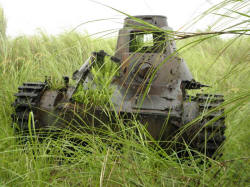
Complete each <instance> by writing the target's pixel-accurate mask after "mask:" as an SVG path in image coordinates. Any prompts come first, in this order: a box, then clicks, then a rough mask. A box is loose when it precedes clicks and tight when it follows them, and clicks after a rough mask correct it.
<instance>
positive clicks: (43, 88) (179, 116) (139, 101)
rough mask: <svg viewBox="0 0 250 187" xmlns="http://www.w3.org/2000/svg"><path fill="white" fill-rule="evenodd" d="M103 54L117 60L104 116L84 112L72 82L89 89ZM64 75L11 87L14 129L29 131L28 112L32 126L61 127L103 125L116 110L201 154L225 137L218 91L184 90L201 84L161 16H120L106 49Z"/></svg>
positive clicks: (157, 135)
mask: <svg viewBox="0 0 250 187" xmlns="http://www.w3.org/2000/svg"><path fill="white" fill-rule="evenodd" d="M105 58H110V60H111V61H112V63H114V64H116V65H117V66H118V67H119V71H118V74H117V75H116V76H114V77H113V80H112V82H111V86H112V87H113V88H114V92H113V93H112V96H111V105H110V107H109V108H108V111H109V114H111V115H107V112H104V111H103V109H102V107H101V106H96V107H94V109H93V108H91V109H89V110H88V111H87V112H86V109H85V108H86V107H85V103H81V102H77V101H75V100H74V97H73V96H74V94H75V93H76V92H77V90H78V89H79V88H83V89H85V90H88V89H89V88H88V85H89V83H90V82H91V81H92V80H93V75H92V73H91V69H92V68H93V67H94V66H101V65H102V64H103V63H104V59H105ZM69 79H70V78H69V77H63V80H64V82H65V86H64V87H63V88H61V89H58V90H53V89H51V88H50V85H49V81H48V80H46V81H45V82H27V83H23V85H22V86H20V87H18V93H16V94H15V96H16V99H15V102H14V103H13V106H14V108H15V113H14V114H13V115H12V118H13V121H14V124H15V126H16V129H19V130H18V131H19V132H20V131H21V132H24V131H28V130H29V128H30V127H29V126H28V121H29V117H30V112H31V111H32V114H33V116H34V123H32V125H31V128H33V129H36V130H39V129H50V128H51V127H56V128H59V129H63V128H67V127H69V125H68V124H77V125H76V126H78V127H76V128H75V130H79V126H82V127H84V126H95V127H96V128H104V127H103V123H112V122H114V121H115V120H114V119H112V118H117V116H118V118H122V119H124V124H125V126H126V123H127V122H126V121H129V119H132V118H133V119H137V120H138V121H140V123H141V124H142V125H144V126H145V128H146V129H147V131H148V132H149V134H150V135H151V137H152V138H153V139H154V140H156V141H159V142H162V143H161V146H162V147H167V145H168V143H166V142H171V141H170V140H171V139H173V138H175V137H178V138H177V139H178V142H182V143H184V142H185V144H186V145H189V146H190V147H191V149H193V150H196V151H199V152H202V153H204V154H206V155H207V156H209V157H212V156H213V155H215V153H216V151H217V150H218V149H219V148H220V146H221V145H222V143H223V141H224V139H225V136H224V131H225V128H226V127H225V116H224V111H223V108H221V107H220V105H221V104H222V103H223V101H224V99H223V95H218V94H204V93H202V94H196V95H195V96H189V95H187V91H188V90H192V89H201V88H202V87H207V86H206V85H203V84H201V83H199V82H197V81H196V80H194V78H193V76H192V74H191V72H190V71H189V69H188V66H187V64H186V63H185V61H184V60H183V59H182V58H180V56H179V55H178V53H177V49H176V46H175V41H174V38H173V31H172V29H171V28H170V27H169V26H168V24H167V18H166V17H164V16H159V15H143V16H134V17H133V18H132V17H127V18H126V19H125V21H124V26H123V28H122V29H120V30H119V35H118V39H117V46H116V51H115V54H114V56H111V55H109V54H107V53H106V52H105V51H99V52H93V53H92V55H91V56H90V57H89V58H88V59H87V60H86V61H85V62H84V63H83V65H82V66H81V67H80V69H79V70H77V71H75V72H74V74H73V76H72V79H73V80H75V85H69ZM207 111H208V112H207ZM86 113H91V114H86ZM79 116H80V117H79ZM110 116H111V117H110ZM112 116H113V117H112ZM114 116H115V117H114ZM79 118H80V119H79ZM83 121H84V122H83ZM100 121H102V123H100ZM71 126H72V125H71ZM111 126H112V125H111ZM112 128H114V129H116V128H117V127H112ZM72 129H74V128H72ZM87 131H91V130H87ZM180 144H181V143H180ZM176 147H182V148H183V146H176Z"/></svg>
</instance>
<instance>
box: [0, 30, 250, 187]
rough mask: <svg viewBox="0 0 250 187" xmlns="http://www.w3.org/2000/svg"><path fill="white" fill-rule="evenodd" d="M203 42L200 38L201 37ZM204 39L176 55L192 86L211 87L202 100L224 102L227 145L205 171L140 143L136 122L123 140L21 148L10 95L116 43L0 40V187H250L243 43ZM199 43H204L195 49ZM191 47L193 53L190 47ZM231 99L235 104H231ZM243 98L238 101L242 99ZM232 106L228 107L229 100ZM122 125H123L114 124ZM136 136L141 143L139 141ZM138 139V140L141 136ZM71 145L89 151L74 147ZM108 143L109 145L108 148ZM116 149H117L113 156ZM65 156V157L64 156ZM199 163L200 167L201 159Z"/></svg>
mask: <svg viewBox="0 0 250 187" xmlns="http://www.w3.org/2000/svg"><path fill="white" fill-rule="evenodd" d="M205 37H206V36H205ZM203 38H204V36H199V37H195V38H194V37H192V38H189V39H188V40H180V41H178V43H177V44H178V47H179V48H180V49H182V46H186V45H187V44H190V43H192V42H193V43H194V42H195V41H198V42H195V43H198V44H196V45H194V46H192V47H185V48H183V50H181V51H179V52H180V55H181V56H182V57H183V58H184V59H185V61H186V62H187V63H188V66H189V68H190V70H191V72H192V73H193V75H194V78H195V79H196V80H198V81H199V82H202V83H204V84H207V85H211V86H212V87H211V88H206V89H203V92H204V93H206V92H210V93H215V92H216V93H221V94H224V95H225V98H226V102H227V101H229V102H230V105H227V106H226V111H230V110H232V111H231V112H228V114H227V118H226V125H227V130H226V137H227V139H226V141H225V145H224V150H223V153H224V154H223V156H222V158H221V159H220V160H218V161H214V160H211V166H210V167H204V164H203V165H202V164H200V160H199V159H195V158H193V157H192V156H190V159H189V160H182V159H181V158H179V157H178V156H177V154H176V153H175V152H172V153H171V154H170V155H169V154H167V153H165V152H163V151H161V150H160V149H155V148H154V147H152V146H151V145H150V144H148V143H147V141H145V139H144V138H143V136H146V132H145V131H144V129H143V127H142V126H140V124H139V122H137V121H135V120H134V121H131V123H132V126H131V127H136V128H137V129H138V130H139V133H135V132H134V129H133V128H130V127H124V128H125V131H126V136H123V134H122V133H123V132H121V134H116V133H109V134H107V136H106V137H105V138H103V137H100V136H95V135H93V134H88V133H76V132H75V133H73V132H67V133H65V134H66V135H65V137H64V138H60V139H56V140H55V139H53V138H52V137H47V138H46V139H45V140H44V141H43V142H40V143H38V142H37V141H36V139H34V141H33V144H31V143H29V142H27V143H26V144H25V145H20V144H18V142H17V141H16V138H17V137H16V134H14V132H13V129H12V120H11V117H10V116H11V113H13V108H12V107H11V103H13V100H14V96H13V94H14V93H16V92H17V87H18V86H19V85H21V84H22V82H27V81H43V80H44V77H45V76H51V77H52V82H53V85H55V87H56V86H58V85H59V86H60V84H61V83H62V82H61V81H60V80H62V76H63V75H68V76H71V75H72V73H73V72H74V71H75V70H76V69H78V68H79V66H80V65H81V64H82V63H83V62H84V60H85V59H87V57H88V56H89V55H90V53H91V52H92V51H98V50H100V49H104V50H105V51H106V52H108V53H110V54H114V48H115V42H116V41H115V39H105V40H104V39H93V38H90V37H88V36H87V35H84V34H80V33H76V32H70V33H63V34H61V35H58V36H49V35H47V34H46V33H38V34H37V35H34V36H20V37H17V38H14V39H5V40H2V41H3V43H2V44H1V46H0V49H1V50H3V52H1V54H0V59H1V61H0V73H1V77H0V104H1V105H0V123H1V125H0V132H1V133H0V140H1V141H0V185H3V186H50V185H51V186H59V185H60V186H98V185H100V186H170V185H171V186H174V185H177V186H185V185H186V186H233V185H235V186H246V185H247V184H249V173H250V167H249V154H250V151H249V143H250V142H249V135H250V134H249V129H248V128H249V121H250V116H249V113H250V105H249V104H250V102H249V101H250V84H249V81H250V67H249V64H250V63H249V49H250V41H249V40H250V39H249V37H248V36H245V37H240V38H238V39H237V40H236V39H234V38H233V39H221V38H220V37H218V36H216V37H211V38H210V39H206V40H204V41H203ZM199 41H203V42H199ZM189 46H191V45H189ZM237 98H240V99H238V100H237ZM242 98H243V99H242ZM233 99H234V100H235V101H237V102H231V101H232V100H233ZM118 123H121V124H120V125H123V124H122V121H118ZM138 134H139V135H138ZM140 135H141V136H140ZM72 138H77V139H79V140H81V141H82V142H87V143H88V144H87V145H85V146H84V145H81V144H78V145H75V144H74V143H73V142H72V141H70V140H71V139H72ZM107 141H109V142H111V144H107V143H106V142H107ZM119 144H123V147H120V149H116V148H115V147H116V146H117V145H119ZM68 155H71V156H68ZM200 159H203V158H202V157H201V158H200Z"/></svg>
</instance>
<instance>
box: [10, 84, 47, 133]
mask: <svg viewBox="0 0 250 187" xmlns="http://www.w3.org/2000/svg"><path fill="white" fill-rule="evenodd" d="M47 87H48V84H47V83H46V82H26V83H23V85H22V86H19V87H18V93H16V94H15V96H16V99H15V102H14V103H13V104H12V106H13V107H14V108H15V111H14V113H13V114H12V115H11V117H12V120H13V122H14V123H13V125H14V129H15V131H16V132H22V133H25V132H27V131H28V130H29V128H28V121H29V113H30V112H31V111H32V112H33V114H34V119H36V117H37V112H38V106H39V102H40V98H41V96H42V95H43V93H44V91H45V90H46V89H47ZM35 124H36V121H35ZM32 128H33V127H32Z"/></svg>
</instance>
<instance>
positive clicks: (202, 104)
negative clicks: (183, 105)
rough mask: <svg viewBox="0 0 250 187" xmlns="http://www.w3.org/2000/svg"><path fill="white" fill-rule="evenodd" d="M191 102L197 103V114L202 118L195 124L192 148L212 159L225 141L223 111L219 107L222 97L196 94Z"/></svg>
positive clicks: (222, 100)
mask: <svg viewBox="0 0 250 187" xmlns="http://www.w3.org/2000/svg"><path fill="white" fill-rule="evenodd" d="M192 100H193V101H196V102H198V105H199V113H200V116H202V119H201V120H200V122H199V123H198V124H197V127H198V128H197V129H198V131H196V138H195V141H194V145H193V146H194V148H195V149H197V150H198V151H199V152H202V153H204V154H206V155H207V156H208V157H213V156H215V153H216V151H217V150H218V149H219V148H220V146H221V145H222V143H223V142H224V140H225V136H224V133H225V129H226V126H225V115H224V109H223V108H222V107H219V106H220V105H221V104H222V103H223V102H224V97H223V95H209V94H197V95H196V97H193V98H192ZM217 107H218V108H217ZM215 108H217V109H216V110H215V111H213V112H210V111H211V110H212V109H215Z"/></svg>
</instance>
